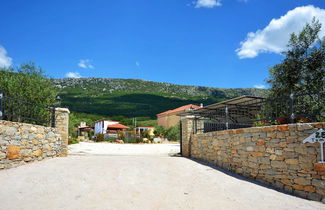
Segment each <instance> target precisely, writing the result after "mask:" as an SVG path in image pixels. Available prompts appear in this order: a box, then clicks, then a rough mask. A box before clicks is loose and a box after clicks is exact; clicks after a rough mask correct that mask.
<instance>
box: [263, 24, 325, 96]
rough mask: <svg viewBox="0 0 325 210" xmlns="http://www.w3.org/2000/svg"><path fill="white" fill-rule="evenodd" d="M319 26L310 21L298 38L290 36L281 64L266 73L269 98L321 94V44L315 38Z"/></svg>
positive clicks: (324, 51) (323, 42)
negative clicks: (268, 75)
mask: <svg viewBox="0 0 325 210" xmlns="http://www.w3.org/2000/svg"><path fill="white" fill-rule="evenodd" d="M320 30H321V24H320V23H319V21H316V20H315V19H313V21H312V23H311V24H307V25H306V26H305V27H304V28H303V30H302V31H301V32H300V33H299V34H298V35H296V34H294V33H293V34H291V38H290V41H289V44H288V47H289V49H288V50H287V51H285V52H283V55H284V56H286V57H285V59H284V60H283V62H282V63H280V64H277V65H275V66H274V67H272V68H271V69H270V78H269V79H268V80H267V82H268V83H269V84H270V85H271V89H270V96H271V97H283V96H288V95H290V94H291V93H294V94H306V93H315V92H319V91H321V90H324V76H325V75H324V74H325V71H324V67H325V62H324V61H325V40H324V37H323V38H322V39H320V38H319V36H318V35H319V32H320Z"/></svg>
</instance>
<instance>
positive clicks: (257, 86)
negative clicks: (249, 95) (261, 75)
mask: <svg viewBox="0 0 325 210" xmlns="http://www.w3.org/2000/svg"><path fill="white" fill-rule="evenodd" d="M254 88H258V89H265V85H254Z"/></svg>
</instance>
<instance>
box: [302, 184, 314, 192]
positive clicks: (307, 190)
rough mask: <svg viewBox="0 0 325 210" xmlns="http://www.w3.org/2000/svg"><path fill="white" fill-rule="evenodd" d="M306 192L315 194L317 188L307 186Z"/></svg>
mask: <svg viewBox="0 0 325 210" xmlns="http://www.w3.org/2000/svg"><path fill="white" fill-rule="evenodd" d="M304 191H306V192H311V193H313V192H315V187H313V186H310V185H309V186H305V187H304Z"/></svg>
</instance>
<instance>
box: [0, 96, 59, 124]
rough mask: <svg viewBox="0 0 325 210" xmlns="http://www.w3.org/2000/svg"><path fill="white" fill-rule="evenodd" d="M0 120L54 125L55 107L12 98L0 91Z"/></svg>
mask: <svg viewBox="0 0 325 210" xmlns="http://www.w3.org/2000/svg"><path fill="white" fill-rule="evenodd" d="M0 120H7V121H13V122H23V123H30V124H36V125H43V126H51V127H55V107H54V106H43V105H40V104H35V103H31V102H29V101H26V100H22V99H18V98H13V97H10V96H8V95H6V94H5V93H4V92H2V91H0Z"/></svg>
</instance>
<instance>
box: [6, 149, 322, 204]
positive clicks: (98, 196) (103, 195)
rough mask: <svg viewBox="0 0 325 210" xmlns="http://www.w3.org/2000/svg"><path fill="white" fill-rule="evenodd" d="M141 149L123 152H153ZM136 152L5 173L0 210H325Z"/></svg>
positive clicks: (190, 164) (186, 162)
mask: <svg viewBox="0 0 325 210" xmlns="http://www.w3.org/2000/svg"><path fill="white" fill-rule="evenodd" d="M96 145H98V144H96ZM99 145H101V144H99ZM88 146H89V145H88ZM138 146H139V145H123V146H122V147H124V148H134V151H137V150H138V149H139V150H140V149H141V147H143V148H144V151H146V150H147V149H148V147H147V146H146V145H142V146H139V147H138ZM159 146H161V147H162V148H164V146H163V145H159ZM81 147H83V146H81ZM95 147H96V146H95ZM103 147H106V146H103ZM73 148H75V146H74V147H73ZM162 150H164V149H162ZM134 151H132V154H131V155H127V154H126V153H125V155H119V156H117V155H109V154H108V155H107V154H106V155H98V153H96V155H79V156H78V155H71V156H69V157H66V158H53V159H47V160H44V161H41V162H34V163H30V164H26V165H23V166H20V167H17V168H12V169H8V170H2V171H0V186H1V187H0V209H4V210H11V209H31V210H36V209H69V210H70V209H78V210H81V209H132V210H133V209H154V210H156V209H186V210H187V209H227V210H228V209H259V210H260V209H295V210H296V209H325V205H323V204H322V203H319V202H314V201H308V200H304V199H301V198H297V197H294V196H290V195H286V194H283V193H280V192H277V191H275V190H272V189H268V188H265V187H262V186H259V185H256V184H253V183H251V182H249V181H246V180H243V179H240V178H238V177H237V178H236V177H234V176H229V175H227V174H225V173H223V172H222V171H220V170H217V169H215V168H213V167H210V166H207V165H204V164H201V163H199V162H196V161H193V160H191V159H187V158H183V157H171V156H168V155H167V154H168V153H169V152H168V153H165V155H162V154H161V153H157V154H158V155H153V154H151V155H148V153H145V154H146V155H134ZM122 153H124V151H123V152H122ZM136 153H137V154H138V151H137V152H136Z"/></svg>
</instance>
